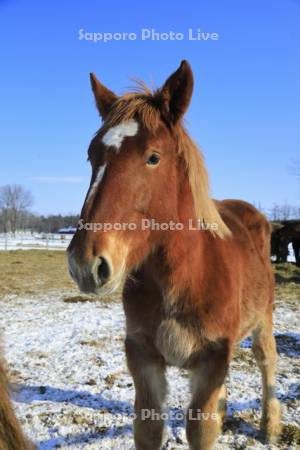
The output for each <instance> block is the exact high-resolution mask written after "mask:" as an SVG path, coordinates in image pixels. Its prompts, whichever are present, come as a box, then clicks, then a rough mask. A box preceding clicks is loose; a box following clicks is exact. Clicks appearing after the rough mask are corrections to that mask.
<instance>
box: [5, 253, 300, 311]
mask: <svg viewBox="0 0 300 450" xmlns="http://www.w3.org/2000/svg"><path fill="white" fill-rule="evenodd" d="M273 267H274V271H275V276H276V297H277V298H279V299H287V300H289V299H297V298H300V268H299V267H296V266H295V265H294V264H288V263H285V264H283V263H281V264H274V265H273ZM51 291H56V292H57V291H60V292H61V293H62V294H64V301H65V302H69V303H75V302H84V301H95V300H97V297H94V296H87V295H82V294H80V293H79V292H78V289H77V287H76V286H75V284H74V282H73V281H72V280H71V278H70V276H69V273H68V268H67V261H66V254H65V252H64V251H53V250H16V251H1V252H0V296H5V295H8V294H15V295H29V296H33V295H40V294H43V293H48V292H51ZM119 297H120V293H116V294H114V296H110V297H107V298H105V299H104V300H109V301H111V300H116V299H118V298H119ZM102 300H103V299H102Z"/></svg>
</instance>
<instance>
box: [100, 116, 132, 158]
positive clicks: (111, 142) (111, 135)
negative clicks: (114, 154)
mask: <svg viewBox="0 0 300 450" xmlns="http://www.w3.org/2000/svg"><path fill="white" fill-rule="evenodd" d="M137 131H138V123H137V122H136V121H135V120H128V121H127V122H123V123H120V124H119V125H116V126H115V127H112V128H110V129H109V130H108V131H107V132H106V133H105V135H104V136H103V137H102V142H103V144H105V145H107V146H108V147H115V148H116V149H117V151H118V150H119V149H120V147H121V145H122V142H123V139H124V138H125V137H126V136H135V135H136V133H137Z"/></svg>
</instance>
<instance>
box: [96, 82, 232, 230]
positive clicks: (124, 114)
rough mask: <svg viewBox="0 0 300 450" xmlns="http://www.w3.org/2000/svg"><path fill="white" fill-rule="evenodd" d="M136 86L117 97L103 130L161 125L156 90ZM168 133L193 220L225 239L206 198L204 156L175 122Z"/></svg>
mask: <svg viewBox="0 0 300 450" xmlns="http://www.w3.org/2000/svg"><path fill="white" fill-rule="evenodd" d="M136 84H137V86H136V87H135V89H134V90H133V91H132V92H129V93H126V94H124V95H122V96H121V97H119V98H118V100H117V101H116V102H115V103H114V104H113V106H112V108H111V110H110V113H109V114H108V116H107V117H106V119H105V122H104V124H103V127H102V130H103V129H108V128H111V127H113V126H116V125H118V124H119V123H121V122H124V121H128V120H130V119H133V118H135V117H138V118H139V119H140V120H141V122H142V124H143V126H144V127H145V128H146V129H148V130H149V131H151V132H154V133H155V131H156V130H157V129H158V127H159V125H160V123H161V120H162V119H161V114H160V110H159V107H160V101H161V98H160V91H159V90H155V91H152V90H151V89H149V88H148V87H147V86H146V85H145V83H144V82H143V81H140V80H136ZM172 132H173V134H174V136H175V138H176V140H177V143H178V145H177V151H178V153H179V154H180V155H181V156H182V157H183V159H184V161H185V164H186V169H187V173H188V177H189V182H190V187H191V192H192V195H193V200H194V210H195V215H196V218H197V219H199V220H200V221H202V222H204V223H206V224H208V225H209V229H210V226H211V225H212V224H216V230H211V229H210V231H212V233H213V234H216V235H217V236H219V237H221V238H225V237H226V236H229V235H230V234H231V232H230V230H229V229H228V228H227V226H226V224H225V223H224V222H223V220H222V218H221V216H220V214H219V212H218V210H217V207H216V205H215V202H214V201H213V199H212V198H211V197H210V195H209V178H208V173H207V170H206V167H205V163H204V157H203V154H202V152H201V151H200V149H199V148H198V147H197V145H196V144H195V142H194V141H193V140H192V139H191V138H190V136H189V134H188V132H187V131H186V129H185V127H184V126H183V124H182V122H181V121H179V122H178V123H177V124H176V125H175V126H174V127H172Z"/></svg>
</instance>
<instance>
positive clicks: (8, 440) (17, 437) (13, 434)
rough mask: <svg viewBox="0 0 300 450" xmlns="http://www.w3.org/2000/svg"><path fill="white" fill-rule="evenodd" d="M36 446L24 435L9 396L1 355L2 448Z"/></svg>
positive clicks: (30, 449) (23, 449) (13, 449)
mask: <svg viewBox="0 0 300 450" xmlns="http://www.w3.org/2000/svg"><path fill="white" fill-rule="evenodd" d="M35 448H36V447H35V446H34V445H33V444H32V443H31V442H29V441H28V440H27V438H26V437H25V436H24V434H23V432H22V430H21V427H20V424H19V422H18V420H17V418H16V415H15V413H14V409H13V405H12V403H11V401H10V398H9V392H8V382H7V377H6V372H5V369H4V362H3V361H2V360H1V355H0V449H1V450H34V449H35Z"/></svg>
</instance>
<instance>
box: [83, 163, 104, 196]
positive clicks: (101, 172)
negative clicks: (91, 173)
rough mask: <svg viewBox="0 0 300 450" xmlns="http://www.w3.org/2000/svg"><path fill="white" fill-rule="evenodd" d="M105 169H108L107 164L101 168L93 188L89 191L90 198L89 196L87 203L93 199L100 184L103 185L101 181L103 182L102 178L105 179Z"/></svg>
mask: <svg viewBox="0 0 300 450" xmlns="http://www.w3.org/2000/svg"><path fill="white" fill-rule="evenodd" d="M105 169H106V164H104V166H100V167H99V169H98V173H97V175H96V178H95V181H94V183H93V184H92V186H91V188H90V191H89V194H88V196H87V199H86V201H87V202H88V201H89V199H90V198H91V197H92V195H93V194H94V193H95V191H96V189H97V187H98V186H99V184H100V183H101V180H102V178H103V176H104V172H105Z"/></svg>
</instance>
